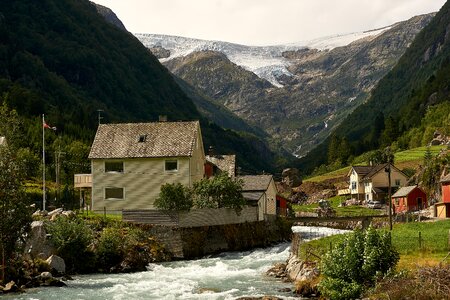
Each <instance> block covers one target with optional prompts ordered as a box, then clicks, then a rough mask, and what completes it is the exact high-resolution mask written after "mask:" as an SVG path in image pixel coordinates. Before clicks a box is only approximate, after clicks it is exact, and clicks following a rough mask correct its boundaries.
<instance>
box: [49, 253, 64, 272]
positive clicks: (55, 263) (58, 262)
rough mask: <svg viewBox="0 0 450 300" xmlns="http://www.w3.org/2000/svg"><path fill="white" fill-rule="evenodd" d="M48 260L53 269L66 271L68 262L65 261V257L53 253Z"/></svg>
mask: <svg viewBox="0 0 450 300" xmlns="http://www.w3.org/2000/svg"><path fill="white" fill-rule="evenodd" d="M46 261H47V263H48V265H49V266H50V268H51V270H52V271H53V270H54V271H56V272H57V273H58V274H64V273H66V263H65V262H64V259H62V258H61V257H59V256H57V255H52V256H50V257H49V258H47V260H46Z"/></svg>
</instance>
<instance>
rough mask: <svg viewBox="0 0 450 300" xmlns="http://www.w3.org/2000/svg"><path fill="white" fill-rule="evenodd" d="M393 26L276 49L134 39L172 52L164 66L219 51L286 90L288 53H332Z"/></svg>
mask: <svg viewBox="0 0 450 300" xmlns="http://www.w3.org/2000/svg"><path fill="white" fill-rule="evenodd" d="M391 27H392V26H388V27H383V28H380V29H376V30H370V31H363V32H354V33H349V34H341V35H334V36H328V37H323V38H318V39H314V40H310V41H303V42H297V43H291V44H285V45H273V46H247V45H240V44H234V43H229V42H222V41H212V40H202V39H195V38H188V37H181V36H172V35H164V34H150V33H135V34H134V36H135V37H136V38H137V39H139V41H141V43H142V44H143V45H144V46H145V47H147V48H152V47H156V46H160V47H163V48H165V49H167V50H170V56H169V57H168V58H163V59H160V61H161V62H162V63H163V62H165V61H167V60H170V59H173V58H176V57H183V56H187V55H189V54H190V53H193V52H197V51H205V50H211V51H218V52H222V53H223V54H225V55H226V56H227V57H228V59H229V60H230V61H231V62H233V63H235V64H236V65H239V66H241V67H243V68H245V69H246V70H249V71H251V72H253V73H255V74H256V75H257V76H259V77H260V78H263V79H265V80H267V81H269V82H270V83H272V84H273V85H274V86H276V87H282V86H283V84H282V83H280V82H279V81H278V79H277V78H278V77H279V76H281V75H286V76H293V75H292V74H291V73H290V72H289V71H288V67H289V65H290V64H291V61H290V60H289V59H287V58H285V57H283V56H282V53H283V52H284V51H295V50H300V49H305V48H309V49H318V50H321V51H326V50H331V49H333V48H336V47H341V46H345V45H348V44H350V43H351V42H353V41H356V40H359V39H362V38H367V37H375V36H377V35H379V34H381V33H382V32H384V31H386V30H388V29H390V28H391Z"/></svg>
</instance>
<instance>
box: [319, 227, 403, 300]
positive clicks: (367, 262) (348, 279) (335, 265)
mask: <svg viewBox="0 0 450 300" xmlns="http://www.w3.org/2000/svg"><path fill="white" fill-rule="evenodd" d="M398 260H399V254H398V252H397V251H396V250H395V249H394V247H393V246H392V243H391V238H390V235H389V233H382V234H380V233H379V232H378V231H377V230H375V229H374V228H372V227H369V228H368V229H367V230H366V231H364V232H363V231H359V230H356V231H354V232H353V233H351V234H349V235H346V236H345V238H344V240H343V241H342V242H339V243H337V244H336V245H335V246H334V248H333V249H332V250H331V251H329V252H327V254H326V255H325V257H324V259H323V260H322V265H321V268H322V274H323V276H324V279H323V280H322V281H321V283H320V284H319V290H320V292H321V293H322V294H323V295H324V296H326V297H328V298H330V299H355V298H358V297H359V296H360V295H361V293H362V291H363V290H364V288H365V287H367V286H373V285H374V283H375V280H376V278H377V277H379V276H382V275H384V274H386V273H387V272H388V271H389V270H390V269H391V268H393V267H395V265H396V264H397V262H398Z"/></svg>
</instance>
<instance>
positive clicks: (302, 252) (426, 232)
mask: <svg viewBox="0 0 450 300" xmlns="http://www.w3.org/2000/svg"><path fill="white" fill-rule="evenodd" d="M449 231H450V220H441V221H436V222H411V223H399V224H394V227H393V230H392V243H393V244H394V247H395V248H396V249H397V251H398V252H399V253H400V265H401V266H403V267H405V266H408V267H411V266H417V265H418V264H436V263H439V262H440V261H442V259H443V258H444V257H445V256H446V255H447V253H448V252H449V251H450V249H449V245H448V243H449V234H450V232H449ZM419 232H420V234H421V243H419ZM343 238H344V235H343V234H339V235H334V236H329V237H325V238H322V239H319V240H314V241H310V242H307V243H304V244H302V245H301V246H300V249H299V256H300V258H302V259H305V258H309V259H310V260H315V261H317V260H318V258H316V257H315V256H312V255H309V256H308V257H307V252H308V251H307V249H309V252H312V253H314V254H316V255H318V256H322V255H323V254H325V253H326V252H327V251H328V250H329V249H330V243H331V244H332V245H333V244H335V243H338V242H339V241H341V240H342V239H343Z"/></svg>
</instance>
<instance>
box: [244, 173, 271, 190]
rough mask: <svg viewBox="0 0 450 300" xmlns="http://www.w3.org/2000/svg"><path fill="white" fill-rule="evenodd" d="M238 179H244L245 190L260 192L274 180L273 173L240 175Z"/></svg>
mask: <svg viewBox="0 0 450 300" xmlns="http://www.w3.org/2000/svg"><path fill="white" fill-rule="evenodd" d="M237 179H238V180H239V179H242V181H243V182H244V185H243V186H242V191H243V192H258V191H266V190H267V188H268V187H269V184H270V181H271V180H272V175H246V176H239V177H237Z"/></svg>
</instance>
